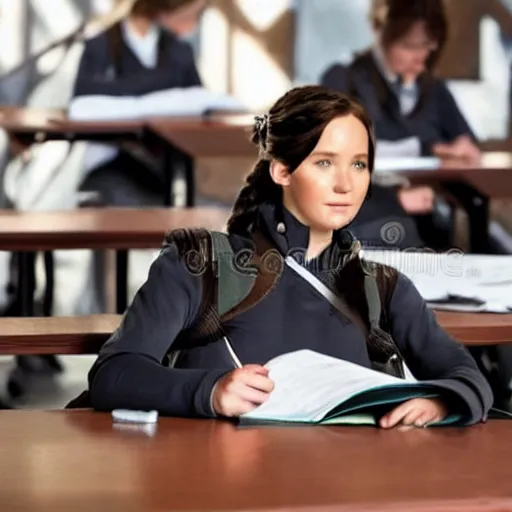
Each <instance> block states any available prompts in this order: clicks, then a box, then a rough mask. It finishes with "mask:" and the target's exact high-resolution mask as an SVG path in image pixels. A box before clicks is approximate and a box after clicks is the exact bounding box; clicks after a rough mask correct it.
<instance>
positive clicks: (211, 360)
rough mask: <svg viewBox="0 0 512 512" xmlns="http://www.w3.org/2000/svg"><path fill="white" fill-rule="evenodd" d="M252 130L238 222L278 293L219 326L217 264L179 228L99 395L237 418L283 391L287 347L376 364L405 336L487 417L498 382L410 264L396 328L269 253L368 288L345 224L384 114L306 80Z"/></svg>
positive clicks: (92, 378)
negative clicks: (372, 116) (362, 317)
mask: <svg viewBox="0 0 512 512" xmlns="http://www.w3.org/2000/svg"><path fill="white" fill-rule="evenodd" d="M253 133H254V135H253V141H254V142H255V143H256V144H257V145H258V147H259V150H260V160H259V161H258V163H257V164H256V167H255V168H254V170H253V172H252V173H251V174H250V175H249V176H248V178H247V184H246V185H245V187H244V188H243V189H242V190H241V191H240V194H239V196H238V199H237V201H236V203H235V205H234V208H233V212H232V215H231V218H230V219H229V222H228V235H229V243H230V245H231V247H232V249H233V251H234V253H235V254H241V255H243V254H244V252H243V249H248V248H251V247H253V245H252V244H253V242H254V243H255V244H256V253H257V254H260V255H262V259H261V260H260V266H259V267H257V268H258V269H259V270H260V272H261V274H258V276H260V275H261V277H262V280H261V282H260V281H258V280H257V281H256V284H255V285H254V287H256V286H257V284H258V282H260V284H262V283H263V284H262V286H264V282H263V279H264V278H265V276H267V277H268V276H269V275H270V274H272V275H273V276H274V278H275V281H274V282H273V284H272V285H271V286H270V287H269V288H267V291H268V293H264V294H262V296H260V300H258V301H257V302H256V303H252V304H251V305H252V307H249V308H248V309H245V310H242V311H239V314H237V315H236V316H235V317H234V318H232V319H227V320H226V321H225V322H224V324H223V325H222V327H221V330H220V332H221V333H222V334H220V336H218V333H219V331H217V330H216V329H217V328H216V323H215V318H214V317H213V316H211V315H210V313H211V309H207V310H203V308H202V307H201V304H202V303H203V302H202V298H203V297H204V296H207V295H208V293H207V289H208V288H207V287H206V286H205V285H204V283H205V281H203V280H202V279H203V276H204V275H207V274H203V273H202V272H195V273H194V272H191V269H192V267H187V265H188V264H189V263H188V255H189V254H190V252H188V251H184V252H180V251H181V249H178V247H182V246H180V243H176V242H174V243H173V242H172V240H173V239H172V238H171V239H169V243H168V246H167V247H166V248H164V250H163V251H162V253H161V255H160V256H159V257H158V259H157V260H156V261H155V262H154V264H153V266H152V268H151V270H150V273H149V277H148V280H147V282H146V283H145V284H144V285H143V286H142V288H141V289H140V290H139V292H138V293H137V295H136V297H135V299H134V301H133V303H132V304H131V306H130V307H129V309H128V311H127V312H126V314H125V317H124V319H123V322H122V325H121V326H120V328H119V329H118V330H117V332H116V333H114V334H113V336H112V337H111V339H110V340H109V341H108V342H107V343H106V344H105V345H104V346H103V348H102V350H101V352H100V355H99V357H98V359H97V361H96V362H95V364H94V365H93V367H92V369H91V371H90V374H89V399H90V402H91V404H92V406H93V407H94V408H96V409H98V410H103V411H105V410H107V411H108V410H112V409H116V408H127V409H139V410H148V409H156V410H158V411H159V412H160V413H161V414H164V415H171V416H185V417H198V416H199V417H214V416H220V417H222V416H226V417H236V416H239V415H241V414H243V413H246V412H248V411H250V410H252V409H254V408H255V407H257V406H258V404H261V403H262V402H264V401H265V400H266V399H267V397H268V396H269V394H270V393H272V387H273V383H272V381H271V380H270V378H269V376H268V374H267V370H266V369H265V367H264V366H263V365H264V364H265V363H266V362H267V361H269V360H270V359H271V358H273V357H275V356H277V355H280V354H283V353H287V352H291V351H295V350H299V349H304V348H308V349H311V350H314V351H317V352H320V353H324V354H327V355H330V356H333V357H336V358H339V359H344V360H348V361H352V362H354V363H357V364H359V365H362V366H365V367H369V366H370V365H371V364H372V362H373V361H377V359H379V358H380V356H381V355H382V354H383V353H384V352H385V351H386V350H387V349H388V348H390V346H395V345H393V341H394V343H395V344H396V346H397V347H398V349H399V351H400V353H402V354H404V357H405V359H406V363H407V366H408V367H409V369H410V370H411V371H412V373H413V374H414V376H415V377H416V378H417V379H443V380H445V381H449V382H451V383H452V385H453V386H456V387H457V389H458V390H459V392H460V394H461V395H462V396H463V397H464V399H463V401H464V403H465V405H464V408H465V409H467V414H468V421H470V422H471V423H474V422H478V421H480V420H482V419H483V418H484V417H485V416H486V414H487V411H488V410H489V408H490V406H491V402H492V394H491V392H490V388H489V386H488V384H487V382H486V381H485V379H484V378H483V376H482V375H481V373H480V372H479V370H478V369H477V367H476V365H475V363H474V361H473V359H472V358H471V357H470V355H469V354H468V353H467V352H466V350H465V349H464V348H463V347H461V346H459V345H458V344H456V343H455V342H454V341H453V340H451V339H450V338H449V337H448V335H447V334H446V333H445V332H444V331H443V330H442V329H441V328H440V327H439V325H438V324H437V322H436V320H435V317H434V314H433V313H432V312H431V311H430V310H429V309H428V308H427V307H426V305H425V303H424V301H423V300H422V298H421V296H420V295H419V294H418V292H417V291H416V288H415V287H414V286H413V284H412V283H411V282H410V281H409V280H408V279H407V278H406V277H404V276H403V275H397V274H393V275H394V276H395V278H396V281H394V287H393V290H392V291H391V292H390V296H389V297H388V299H389V300H387V303H386V305H385V311H386V317H387V319H388V324H389V333H390V336H392V338H391V337H390V336H389V335H386V334H385V333H384V331H383V330H381V329H380V328H377V327H372V328H371V334H370V336H369V337H366V336H365V335H364V334H363V329H361V330H359V327H358V326H356V325H355V324H354V323H353V322H352V321H350V320H349V319H348V318H347V317H344V316H343V315H341V314H337V312H336V311H335V310H334V309H333V308H332V306H331V304H330V302H329V301H327V300H326V299H325V298H324V297H322V296H321V295H320V294H318V293H317V292H316V291H315V290H314V289H313V287H312V286H311V284H310V282H308V280H306V279H305V278H304V277H303V275H301V274H300V273H299V272H298V271H297V269H296V268H293V267H291V268H290V267H289V266H288V265H283V266H282V270H281V272H280V273H278V272H274V273H272V272H273V271H272V270H270V272H269V271H268V270H264V268H265V264H263V263H261V262H265V261H267V260H266V259H265V257H264V256H265V255H266V254H272V252H270V253H267V252H266V251H268V250H269V249H270V250H271V251H272V250H273V251H275V252H274V255H277V258H278V262H279V261H281V262H282V258H283V256H284V255H285V254H294V255H295V256H294V260H295V262H296V263H298V264H299V266H300V268H302V269H307V270H309V272H310V273H311V274H313V275H314V276H316V278H317V279H319V280H321V281H322V282H323V283H324V285H325V286H327V287H328V288H329V289H330V290H331V292H332V293H334V294H337V295H338V296H339V295H342V296H345V297H346V300H347V302H352V300H354V301H358V300H359V299H358V298H357V297H360V293H361V287H360V286H359V284H361V283H360V282H359V278H358V277H355V276H360V275H361V274H360V273H359V271H358V270H354V269H358V268H359V269H361V268H362V262H361V260H360V258H359V255H358V243H357V241H356V240H355V239H354V237H353V236H352V235H351V233H350V232H349V230H348V229H347V226H348V225H349V224H350V223H351V222H352V220H353V219H354V217H355V216H356V215H357V213H358V211H359V209H360V207H361V205H362V204H363V202H364V201H365V198H366V197H367V195H368V191H369V186H370V179H371V173H372V170H373V163H374V139H373V135H372V126H371V122H370V120H369V118H368V116H367V115H366V113H365V111H364V110H363V108H362V107H361V106H360V105H359V104H357V103H355V102H353V101H351V100H350V99H349V98H348V97H346V96H345V95H343V94H341V93H338V92H334V91H330V90H328V89H325V88H323V87H318V86H309V87H303V88H296V89H293V90H291V91H289V92H288V93H287V94H286V95H284V96H283V97H282V98H281V99H279V100H278V101H277V103H276V104H275V105H274V106H273V107H272V108H271V109H270V111H269V113H268V114H267V115H265V116H261V117H260V118H258V120H257V122H256V124H255V127H254V132H253ZM174 240H177V238H175V239H174ZM258 247H260V248H261V247H263V248H265V247H266V249H264V251H260V250H259V249H258ZM180 254H184V255H185V256H184V257H183V258H181V256H180ZM253 254H254V253H253ZM304 256H305V258H304ZM274 262H276V260H274ZM347 265H349V266H350V265H355V266H354V267H347ZM217 268H218V267H217ZM267 268H270V269H272V268H275V267H272V265H270V264H269V265H268V267H267ZM345 268H349V269H350V271H349V272H344V269H345ZM379 268H381V269H382V267H379ZM262 269H263V270H262ZM234 270H235V271H236V270H237V269H234ZM388 271H389V269H388ZM230 275H232V274H230ZM257 279H259V277H258V278H257ZM265 279H266V278H265ZM353 279H355V281H353ZM265 286H268V282H267V285H265ZM390 290H391V288H390ZM203 292H206V293H205V294H204V293H203ZM258 293H259V292H258ZM228 298H229V297H228ZM363 300H364V299H363ZM231 311H232V310H231ZM205 315H206V316H205ZM224 318H226V317H224ZM203 320H204V323H202V325H203V326H204V327H205V329H204V330H203V331H201V330H199V329H197V331H196V334H197V332H198V331H199V341H197V342H196V343H194V346H193V347H190V346H189V347H188V348H187V349H184V350H183V351H182V352H180V357H179V358H178V359H177V360H175V361H174V364H171V365H166V364H163V362H164V361H166V359H167V355H168V354H169V353H170V352H171V351H172V352H174V351H176V349H177V346H178V345H179V344H180V343H181V342H183V341H185V343H187V340H189V339H192V335H191V332H192V331H194V329H196V327H197V325H198V322H200V321H203ZM189 335H190V337H189ZM201 336H202V337H201ZM178 340H181V341H178ZM367 340H368V341H367ZM386 357H387V356H386ZM237 366H241V367H238V368H237ZM448 409H449V406H448V405H447V403H444V402H443V401H440V400H434V399H416V400H411V401H407V402H405V403H404V404H403V405H401V406H399V407H397V408H395V409H394V410H393V411H392V412H391V413H389V414H388V415H386V416H385V417H384V418H382V421H381V426H382V427H392V426H394V425H397V424H398V423H404V424H411V425H417V426H420V425H421V426H423V425H425V424H426V423H430V422H433V421H436V420H440V419H441V418H443V417H444V416H445V415H446V414H447V412H448Z"/></svg>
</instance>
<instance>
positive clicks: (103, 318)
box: [0, 311, 512, 355]
mask: <svg viewBox="0 0 512 512" xmlns="http://www.w3.org/2000/svg"><path fill="white" fill-rule="evenodd" d="M436 316H437V319H438V321H439V323H440V325H441V326H442V327H443V328H444V329H445V330H446V331H447V332H448V333H449V334H450V335H451V336H453V337H454V338H455V339H456V340H458V341H459V342H461V343H463V344H464V345H468V346H471V345H476V346H484V345H499V344H503V343H512V314H510V315H497V314H485V313H452V312H447V311H437V312H436ZM121 318H122V316H121V315H89V316H76V317H33V318H6V317H3V318H1V317H0V354H3V355H22V354H34V353H37V354H61V355H64V354H97V353H98V352H99V350H100V348H101V347H102V345H103V344H104V343H105V342H106V341H107V339H108V338H109V337H110V335H111V334H112V333H113V332H114V331H115V330H116V329H117V328H118V327H119V323H120V322H121Z"/></svg>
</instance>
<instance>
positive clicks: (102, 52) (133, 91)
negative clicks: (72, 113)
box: [74, 23, 201, 96]
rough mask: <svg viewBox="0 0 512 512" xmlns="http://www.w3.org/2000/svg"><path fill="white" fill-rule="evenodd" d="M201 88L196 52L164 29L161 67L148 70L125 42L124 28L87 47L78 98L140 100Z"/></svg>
mask: <svg viewBox="0 0 512 512" xmlns="http://www.w3.org/2000/svg"><path fill="white" fill-rule="evenodd" d="M199 85H201V79H200V77H199V74H198V72H197V69H196V65H195V62H194V55H193V53H192V48H191V47H190V45H189V44H188V43H185V42H183V41H180V40H179V39H178V38H177V37H176V36H174V35H173V34H171V33H170V32H168V31H166V30H164V29H162V30H161V31H160V38H159V42H158V64H157V67H156V68H155V69H149V68H146V67H145V66H144V65H143V64H142V63H141V62H140V61H139V59H138V58H137V57H136V55H135V54H134V53H133V52H132V51H131V49H130V48H129V47H128V45H127V44H126V42H125V41H124V38H123V34H122V30H121V24H119V23H118V24H116V25H114V26H113V27H111V28H110V29H109V30H107V31H105V32H103V33H101V34H99V35H98V36H96V37H94V38H93V39H90V40H88V41H87V42H86V43H85V49H84V53H83V55H82V58H81V61H80V65H79V69H78V74H77V77H76V81H75V88H74V96H86V95H107V96H140V95H144V94H148V93H151V92H156V91H160V90H165V89H171V88H174V87H193V86H199Z"/></svg>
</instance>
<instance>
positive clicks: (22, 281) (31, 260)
mask: <svg viewBox="0 0 512 512" xmlns="http://www.w3.org/2000/svg"><path fill="white" fill-rule="evenodd" d="M35 266H36V255H35V253H33V252H20V253H18V294H19V305H20V312H19V313H20V316H34V292H35V289H36V269H35Z"/></svg>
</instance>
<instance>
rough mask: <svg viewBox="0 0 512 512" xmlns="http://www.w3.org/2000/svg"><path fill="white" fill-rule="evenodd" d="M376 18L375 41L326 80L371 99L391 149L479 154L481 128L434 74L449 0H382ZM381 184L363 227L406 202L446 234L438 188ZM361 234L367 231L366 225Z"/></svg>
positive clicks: (381, 138)
mask: <svg viewBox="0 0 512 512" xmlns="http://www.w3.org/2000/svg"><path fill="white" fill-rule="evenodd" d="M370 19H371V22H372V25H373V28H374V30H375V44H374V45H373V46H372V48H370V49H369V50H367V51H365V52H363V53H362V54H361V55H359V56H357V57H356V58H355V60H354V61H353V62H352V63H351V64H350V65H349V66H342V65H340V64H335V65H333V66H332V67H331V68H329V69H328V70H327V71H326V72H325V73H324V75H323V77H322V79H321V81H322V83H323V84H324V85H326V86H328V87H330V88H332V89H336V90H341V91H344V92H347V93H349V94H351V95H353V96H355V97H356V98H358V99H359V101H361V102H362V103H363V104H364V106H365V107H366V109H367V110H368V112H369V114H370V116H371V117H372V119H373V121H374V123H375V130H376V136H377V140H378V145H380V149H382V150H384V151H385V152H386V153H396V154H397V155H399V154H401V153H403V152H406V153H408V154H411V153H415V154H417V155H418V156H420V155H422V156H439V157H456V158H463V159H467V160H471V161H474V160H478V159H479V158H480V152H479V150H478V148H477V145H476V141H475V136H474V134H473V133H472V131H471V129H470V127H469V126H468V123H467V122H466V120H465V119H464V116H463V115H462V113H461V112H460V110H459V108H458V106H457V104H456V102H455V100H454V98H453V97H452V95H451V93H450V92H449V90H448V88H447V86H446V85H445V83H444V82H443V81H441V80H439V79H437V78H435V77H434V75H433V68H434V66H435V64H436V62H437V60H438V59H439V56H440V54H441V52H442V50H443V47H444V44H445V41H446V39H447V33H448V22H447V19H446V13H445V10H444V5H443V1H442V0H408V1H403V0H374V2H373V5H372V10H371V15H370ZM375 191H376V198H375V200H374V201H369V202H368V203H367V205H366V208H364V209H363V210H364V211H362V212H361V214H360V226H359V229H362V230H364V229H365V226H368V225H371V223H372V222H375V219H376V218H377V217H379V216H383V214H384V213H385V212H386V211H388V210H401V211H402V215H403V217H404V220H405V221H406V222H409V223H410V220H407V216H415V220H416V221H417V225H418V227H419V228H420V232H421V233H422V234H423V238H424V239H425V238H427V240H426V242H427V243H430V242H431V240H432V239H433V238H437V239H439V231H438V230H436V229H433V210H434V206H435V195H434V193H433V191H432V190H431V189H430V188H428V187H411V188H402V189H399V190H395V189H388V190H383V189H382V188H381V187H378V186H376V187H375ZM384 216H385V215H384ZM409 225H410V224H409ZM358 235H359V236H363V238H364V233H361V232H359V233H358ZM446 243H449V241H445V242H444V245H446Z"/></svg>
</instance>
